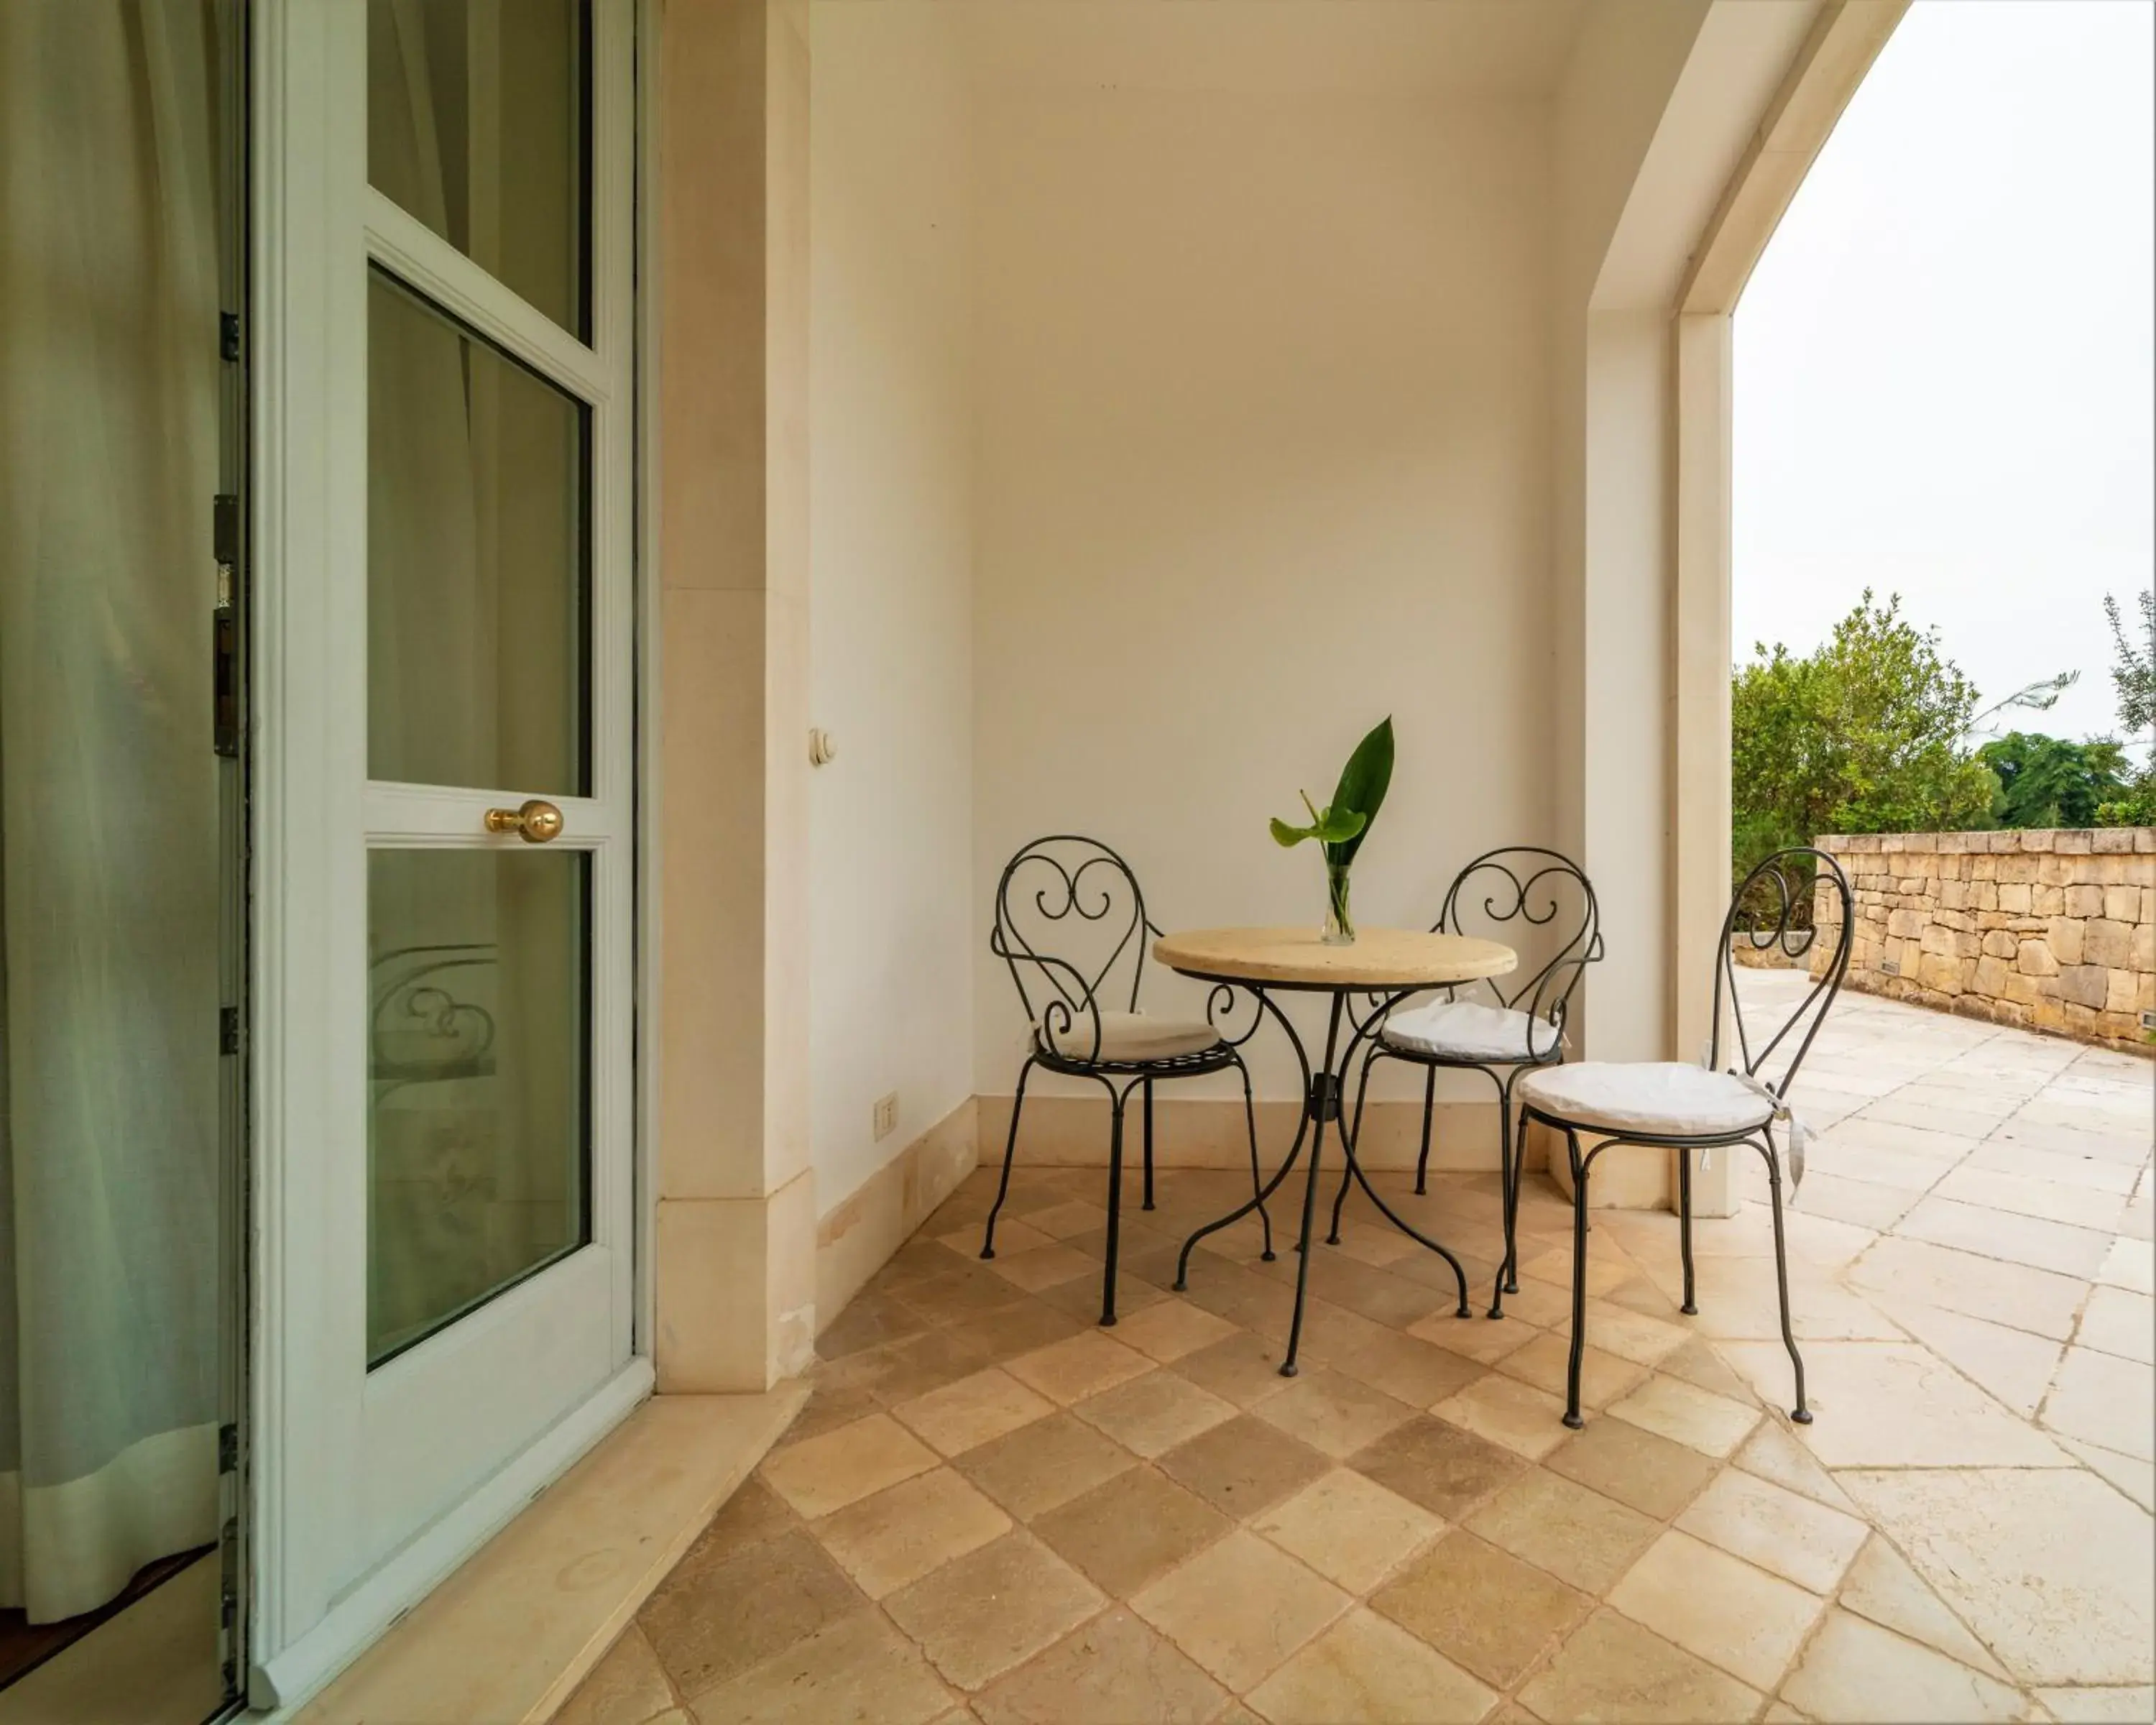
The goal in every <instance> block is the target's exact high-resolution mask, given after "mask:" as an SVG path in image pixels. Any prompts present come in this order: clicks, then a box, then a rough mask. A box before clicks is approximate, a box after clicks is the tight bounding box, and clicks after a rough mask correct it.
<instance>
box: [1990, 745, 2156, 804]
mask: <svg viewBox="0 0 2156 1725" xmlns="http://www.w3.org/2000/svg"><path fill="white" fill-rule="evenodd" d="M1976 757H1977V759H1978V760H1979V761H1981V762H1984V765H1985V766H1986V767H1988V768H1990V769H1991V771H1992V773H1993V774H1994V777H1996V778H1997V779H1998V781H1999V789H1998V791H1997V793H1995V794H1994V796H1993V798H1992V800H1991V816H1992V819H1993V821H1994V824H1997V825H1999V826H2002V827H2085V826H2090V825H2093V824H2095V823H2096V819H2097V810H2098V809H2100V808H2102V806H2103V805H2104V804H2105V803H2109V802H2111V801H2113V800H2114V799H2116V798H2120V797H2122V796H2123V795H2125V794H2126V793H2128V790H2129V789H2130V788H2131V783H2132V769H2131V768H2129V766H2128V762H2127V759H2126V751H2125V750H2124V749H2123V748H2122V747H2119V745H2118V744H2117V743H2115V742H2066V740H2065V739H2063V738H2061V737H2043V736H2039V735H2036V734H2035V733H2033V732H2023V731H2010V732H2007V733H2006V735H2005V736H2004V737H1998V738H1995V739H1994V740H1993V741H1992V742H1987V743H1986V744H1984V747H1982V748H1980V749H1979V750H1978V751H1977V752H1976Z"/></svg>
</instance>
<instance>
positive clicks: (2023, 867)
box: [1991, 856, 2036, 886]
mask: <svg viewBox="0 0 2156 1725" xmlns="http://www.w3.org/2000/svg"><path fill="white" fill-rule="evenodd" d="M1991 861H1992V866H1993V867H1994V868H1996V869H1997V870H1999V880H2000V882H2001V883H2002V884H2004V883H2005V882H2006V881H2010V880H2011V881H2015V882H2017V883H2019V884H2020V885H2022V886H2026V885H2027V884H2028V883H2029V882H2030V881H2032V880H2035V878H2036V859H2035V857H2033V856H1994V858H1992V860H1991Z"/></svg>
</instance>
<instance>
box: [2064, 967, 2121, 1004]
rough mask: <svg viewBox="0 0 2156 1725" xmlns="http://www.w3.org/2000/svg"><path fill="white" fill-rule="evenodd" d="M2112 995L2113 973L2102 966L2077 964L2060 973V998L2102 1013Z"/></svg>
mask: <svg viewBox="0 0 2156 1725" xmlns="http://www.w3.org/2000/svg"><path fill="white" fill-rule="evenodd" d="M2110 993H2111V973H2110V972H2109V971H2107V970H2106V969H2105V968H2103V966H2102V965H2101V964H2076V965H2071V966H2069V967H2068V968H2066V969H2064V970H2061V972H2060V973H2059V998H2060V999H2062V1000H2066V1001H2070V1002H2071V1003H2072V1004H2074V1005H2076V1006H2082V1007H2086V1008H2087V1009H2088V1010H2090V1011H2091V1012H2101V1011H2102V1009H2103V1003H2104V1001H2105V1000H2106V999H2107V998H2108V997H2109V995H2110Z"/></svg>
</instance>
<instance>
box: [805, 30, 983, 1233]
mask: <svg viewBox="0 0 2156 1725" xmlns="http://www.w3.org/2000/svg"><path fill="white" fill-rule="evenodd" d="M811 28H812V33H813V39H812V50H813V64H814V70H813V74H812V75H813V80H814V84H813V89H814V118H813V121H812V131H811V136H810V147H811V163H812V166H811V194H812V210H811V217H810V277H811V326H810V348H811V360H810V367H811V401H810V424H809V435H810V511H811V516H810V542H811V578H810V606H809V626H810V643H809V650H810V678H809V682H810V689H811V707H812V722H814V724H816V725H817V726H821V727H823V728H824V729H826V730H828V731H829V732H830V733H831V735H832V736H833V737H834V739H835V741H836V742H837V745H838V756H837V758H836V760H834V762H832V763H831V764H830V765H829V766H827V767H824V768H819V769H818V770H817V771H816V772H815V773H814V774H812V775H811V779H810V834H811V845H810V861H809V874H810V883H809V884H810V889H811V892H812V895H813V908H812V912H811V927H812V932H811V938H810V943H809V952H808V954H807V955H806V956H807V962H808V966H809V972H810V987H809V995H810V1013H811V1019H812V1032H811V1044H810V1059H811V1072H810V1085H811V1090H812V1092H813V1097H814V1100H813V1101H812V1104H811V1111H810V1135H811V1142H812V1145H813V1153H814V1162H815V1168H816V1174H817V1201H818V1204H819V1209H822V1210H824V1211H825V1212H826V1213H828V1212H829V1211H830V1210H831V1209H833V1208H834V1206H835V1205H836V1204H839V1202H840V1201H841V1200H843V1199H844V1198H845V1197H846V1196H847V1195H848V1194H850V1193H851V1192H853V1191H854V1190H855V1189H857V1188H858V1187H859V1186H860V1184H861V1183H862V1182H863V1181H864V1180H865V1179H866V1178H868V1177H869V1176H870V1174H871V1173H874V1172H875V1170H876V1169H877V1168H880V1167H881V1166H882V1165H883V1164H884V1163H885V1162H886V1161H887V1160H889V1159H890V1158H891V1157H893V1156H895V1155H896V1154H897V1153H899V1152H900V1151H901V1150H903V1149H904V1148H905V1147H906V1145H907V1144H908V1143H910V1142H912V1140H913V1139H915V1138H916V1137H918V1136H919V1135H920V1134H921V1132H924V1131H926V1130H927V1128H928V1127H931V1126H932V1125H934V1124H935V1123H936V1122H937V1121H938V1120H940V1119H942V1117H944V1116H945V1115H946V1114H947V1113H949V1112H950V1111H951V1110H952V1108H954V1107H956V1106H958V1105H959V1104H960V1103H961V1102H962V1101H964V1100H965V1099H966V1098H967V1097H968V1096H970V1095H971V1094H972V1093H973V1064H972V1059H971V1053H970V1050H971V1046H972V1037H973V972H972V969H971V963H970V960H971V953H972V951H973V947H975V946H977V945H978V936H979V933H980V931H981V930H982V929H983V927H985V926H986V919H985V917H984V916H983V915H982V914H981V913H980V911H979V909H978V904H977V902H976V896H975V893H974V891H973V850H972V832H973V672H972V649H973V466H972V448H973V393H972V392H973V382H972V365H971V358H970V351H971V350H970V340H969V326H970V318H971V295H972V277H971V269H970V264H971V251H970V240H969V234H970V227H969V209H968V204H969V198H968V97H967V89H966V83H965V78H964V71H963V66H962V58H961V55H960V54H959V51H958V44H957V37H956V33H955V31H954V28H953V21H952V18H951V17H950V15H949V14H948V13H947V12H946V11H943V10H941V9H939V8H935V7H931V6H920V5H891V6H880V5H877V6H870V5H853V4H826V5H818V6H816V7H815V8H814V9H813V11H812V13H811ZM800 746H801V747H802V748H803V750H804V751H805V750H806V748H807V747H808V739H807V738H806V737H803V738H802V739H801V744H800ZM774 962H786V961H785V959H784V957H783V955H777V956H775V957H774ZM888 1091H896V1092H897V1093H898V1097H899V1118H898V1127H897V1129H896V1132H892V1133H891V1135H889V1136H888V1137H885V1138H883V1139H882V1140H880V1141H877V1140H875V1138H874V1137H873V1135H872V1132H871V1121H872V1115H873V1109H874V1105H875V1099H876V1098H877V1097H878V1096H882V1095H884V1094H885V1093H886V1092H888Z"/></svg>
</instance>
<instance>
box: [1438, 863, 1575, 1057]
mask: <svg viewBox="0 0 2156 1725" xmlns="http://www.w3.org/2000/svg"><path fill="white" fill-rule="evenodd" d="M1477 895H1480V896H1481V904H1480V905H1479V906H1478V905H1477V904H1476V902H1475V900H1476V896H1477ZM1515 922H1524V923H1526V924H1527V926H1529V927H1533V928H1549V927H1553V926H1554V927H1556V928H1557V929H1558V931H1560V932H1563V933H1564V936H1565V938H1564V939H1563V941H1562V942H1559V943H1558V945H1557V946H1556V947H1554V948H1553V949H1552V950H1550V951H1549V952H1548V957H1545V958H1544V959H1543V963H1542V964H1541V965H1540V966H1539V967H1537V968H1536V969H1534V970H1532V971H1529V972H1527V973H1525V974H1524V975H1523V974H1522V973H1519V972H1517V971H1516V972H1514V973H1513V976H1512V986H1511V987H1510V988H1507V987H1506V986H1505V983H1504V982H1503V981H1502V980H1501V979H1500V978H1496V977H1488V978H1484V979H1483V981H1482V983H1481V986H1482V987H1485V988H1487V989H1488V990H1489V993H1490V994H1491V998H1492V999H1494V1000H1495V1001H1496V1004H1498V1005H1499V1006H1501V1007H1504V1008H1507V1009H1509V1010H1512V1011H1514V1012H1525V1013H1526V1014H1527V1015H1528V1016H1529V1017H1530V1018H1534V1019H1540V1020H1541V1021H1542V1022H1543V1023H1544V1024H1549V1025H1550V1026H1552V1027H1553V1029H1555V1031H1556V1032H1557V1034H1558V1037H1559V1038H1562V1037H1563V1034H1564V1023H1565V1018H1566V1015H1567V1014H1568V1012H1569V1010H1570V1008H1571V1004H1572V995H1573V990H1574V989H1575V988H1578V986H1579V982H1580V978H1582V977H1584V975H1585V974H1586V973H1587V967H1588V966H1589V965H1590V964H1592V963H1594V962H1595V961H1596V960H1597V959H1599V958H1600V957H1602V910H1601V906H1600V903H1599V901H1598V900H1597V899H1596V897H1595V896H1594V883H1593V882H1591V881H1590V880H1588V878H1587V875H1586V874H1585V873H1584V871H1583V870H1581V868H1580V866H1579V865H1578V864H1577V863H1575V862H1574V861H1573V860H1572V859H1571V858H1569V857H1568V856H1566V855H1564V854H1563V852H1561V851H1556V850H1547V849H1545V848H1544V847H1543V846H1541V845H1506V846H1502V847H1501V848H1500V849H1498V850H1486V851H1484V852H1483V853H1482V855H1480V856H1478V857H1476V859H1475V860H1473V861H1472V862H1471V863H1469V864H1468V865H1466V867H1465V868H1463V869H1462V870H1460V872H1459V873H1458V874H1457V875H1454V876H1453V878H1452V885H1451V886H1450V887H1449V888H1448V889H1446V891H1445V902H1444V905H1443V906H1442V908H1440V911H1438V916H1437V922H1436V923H1435V930H1436V932H1439V933H1440V934H1465V933H1466V932H1468V928H1467V926H1466V925H1468V924H1470V923H1474V924H1476V926H1478V927H1491V928H1498V929H1502V928H1505V927H1507V926H1508V925H1510V924H1512V923H1515ZM1447 992H1448V993H1449V994H1450V996H1451V998H1454V999H1457V998H1458V996H1457V993H1456V991H1451V990H1448V991H1447Z"/></svg>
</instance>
